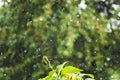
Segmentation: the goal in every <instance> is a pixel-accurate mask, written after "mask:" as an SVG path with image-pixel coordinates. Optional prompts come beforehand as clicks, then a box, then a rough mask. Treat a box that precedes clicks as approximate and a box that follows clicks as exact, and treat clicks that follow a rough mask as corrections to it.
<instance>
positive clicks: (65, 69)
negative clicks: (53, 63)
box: [61, 66, 83, 76]
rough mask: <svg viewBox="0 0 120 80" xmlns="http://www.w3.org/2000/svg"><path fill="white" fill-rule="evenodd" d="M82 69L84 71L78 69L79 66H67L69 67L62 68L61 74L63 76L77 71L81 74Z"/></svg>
mask: <svg viewBox="0 0 120 80" xmlns="http://www.w3.org/2000/svg"><path fill="white" fill-rule="evenodd" d="M81 71H83V70H81V69H78V68H76V67H73V66H67V67H65V68H63V69H62V72H61V75H62V76H66V74H67V73H77V74H80V72H81Z"/></svg>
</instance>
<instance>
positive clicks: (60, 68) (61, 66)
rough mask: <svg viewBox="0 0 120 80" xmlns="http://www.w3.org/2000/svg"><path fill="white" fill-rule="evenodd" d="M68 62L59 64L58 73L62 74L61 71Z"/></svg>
mask: <svg viewBox="0 0 120 80" xmlns="http://www.w3.org/2000/svg"><path fill="white" fill-rule="evenodd" d="M66 63H67V62H64V63H63V64H61V65H58V66H57V68H56V72H58V75H60V73H61V71H62V69H63V67H64V65H65V64H66Z"/></svg>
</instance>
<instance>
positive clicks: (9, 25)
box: [0, 0, 120, 80]
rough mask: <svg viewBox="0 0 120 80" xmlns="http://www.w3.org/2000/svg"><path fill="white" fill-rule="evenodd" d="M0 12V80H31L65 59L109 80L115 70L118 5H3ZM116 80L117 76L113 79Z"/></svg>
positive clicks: (21, 1) (76, 0) (48, 0)
mask: <svg viewBox="0 0 120 80" xmlns="http://www.w3.org/2000/svg"><path fill="white" fill-rule="evenodd" d="M3 2H4V5H3V6H2V7H1V8H0V75H1V76H0V79H5V80H10V79H11V80H13V79H17V80H26V79H29V80H34V79H38V78H40V77H43V76H45V75H46V71H49V69H48V66H47V67H45V65H44V64H43V63H41V59H42V56H43V55H46V56H48V57H50V58H51V62H53V65H55V66H56V65H57V64H59V63H62V62H64V61H66V60H68V61H70V62H71V64H73V65H75V66H77V67H82V68H84V69H85V70H87V71H90V73H91V72H93V73H94V74H95V76H96V79H100V78H103V79H105V80H110V79H112V78H111V77H109V76H111V75H112V73H113V72H112V70H116V73H114V75H116V74H117V72H118V71H119V70H118V69H119V67H120V65H119V64H118V63H119V55H120V54H119V53H120V45H119V44H120V27H119V26H120V21H119V18H120V12H119V11H120V6H119V4H120V2H119V1H117V0H110V1H102V0H100V1H99V0H93V1H90V0H44V1H42V0H11V1H8V0H3ZM114 78H116V79H117V77H114Z"/></svg>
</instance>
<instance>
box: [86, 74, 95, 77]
mask: <svg viewBox="0 0 120 80" xmlns="http://www.w3.org/2000/svg"><path fill="white" fill-rule="evenodd" d="M86 75H87V76H89V77H91V78H94V75H93V74H86Z"/></svg>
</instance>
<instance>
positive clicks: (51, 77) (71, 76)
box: [39, 62, 94, 80]
mask: <svg viewBox="0 0 120 80" xmlns="http://www.w3.org/2000/svg"><path fill="white" fill-rule="evenodd" d="M66 63H67V62H64V63H63V64H61V65H58V66H57V67H56V68H55V69H53V68H52V71H50V72H49V73H48V76H47V77H45V78H42V79H41V78H40V79H39V80H94V75H92V74H85V73H81V72H82V71H83V70H81V69H79V68H76V67H73V66H65V67H64V65H65V64H66ZM84 76H88V77H90V78H85V77H84Z"/></svg>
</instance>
